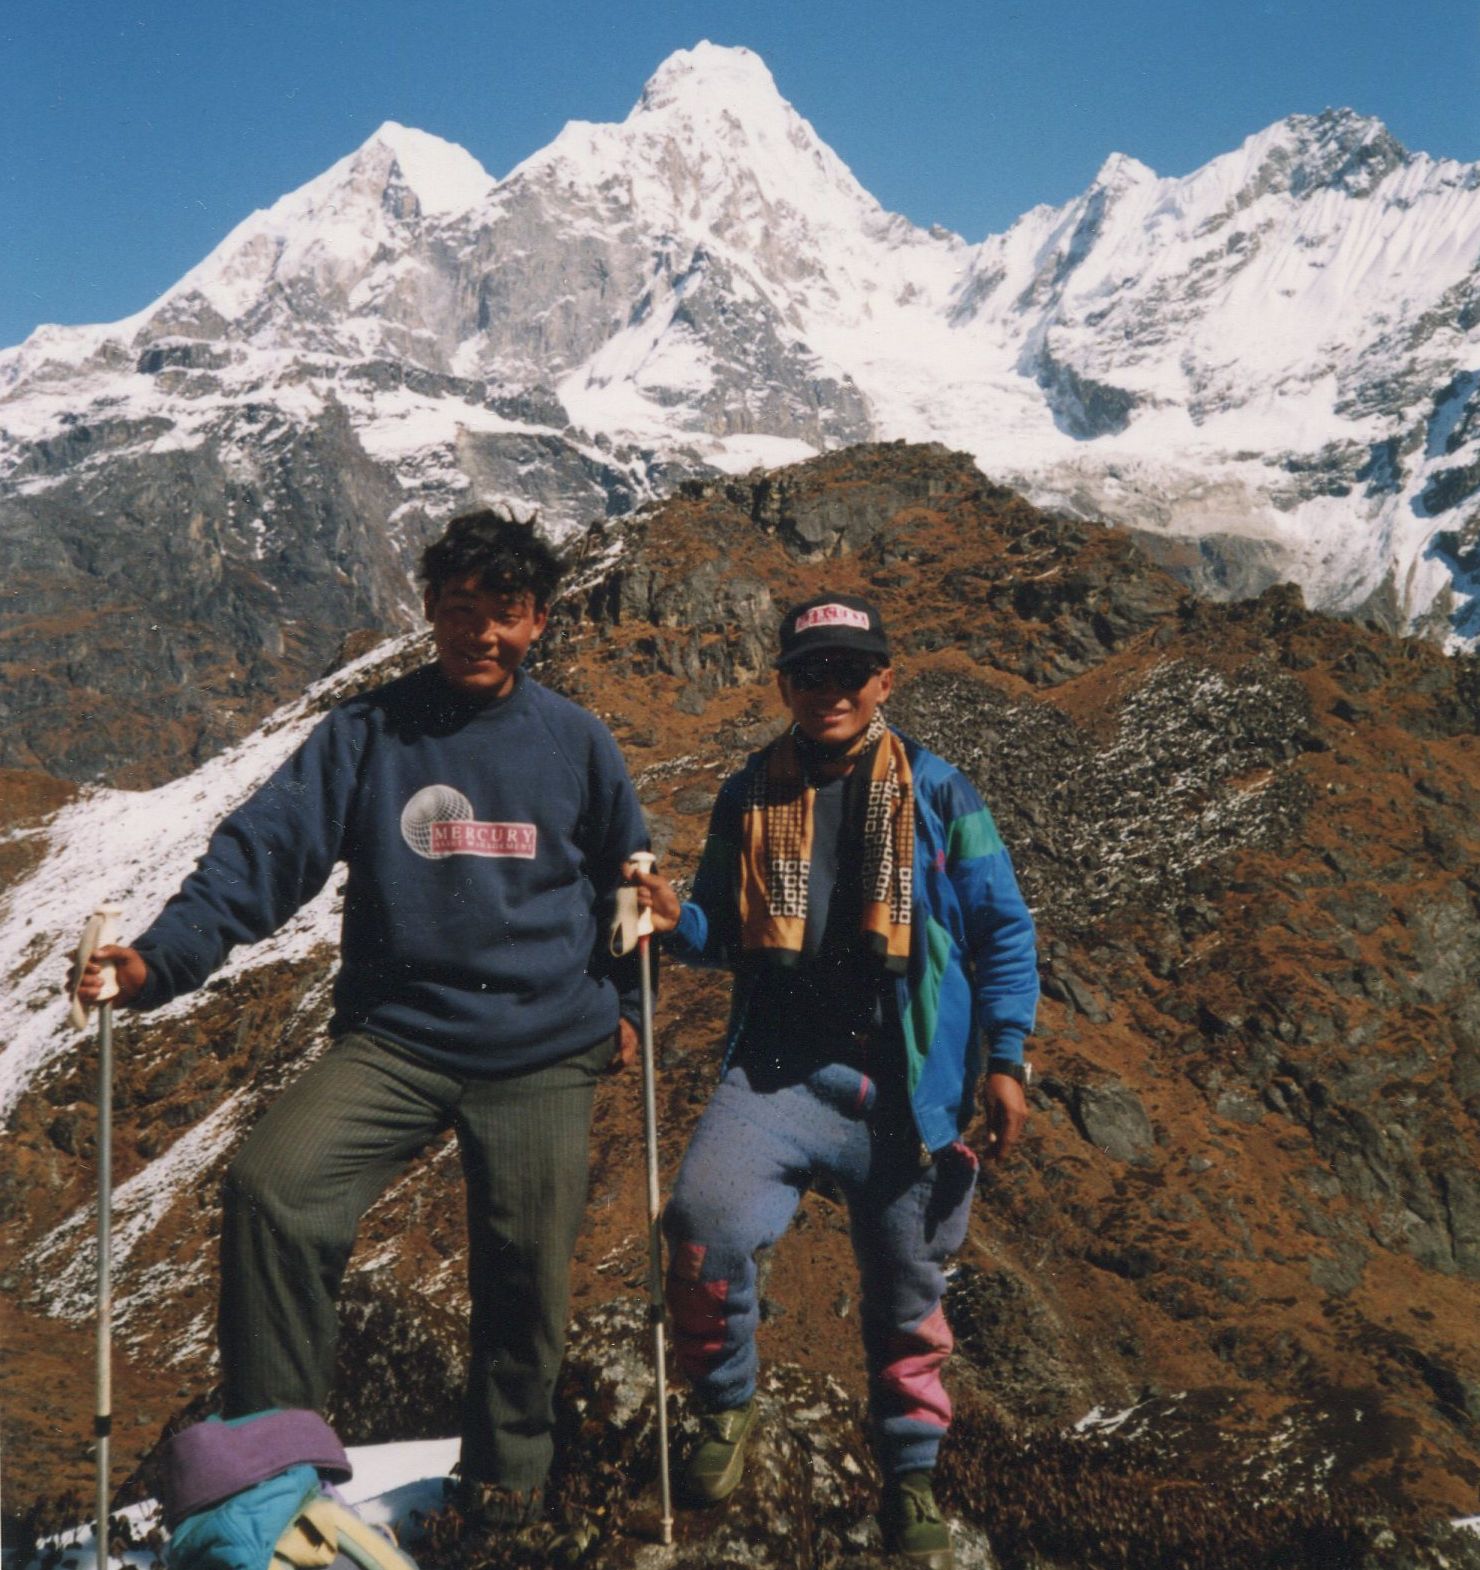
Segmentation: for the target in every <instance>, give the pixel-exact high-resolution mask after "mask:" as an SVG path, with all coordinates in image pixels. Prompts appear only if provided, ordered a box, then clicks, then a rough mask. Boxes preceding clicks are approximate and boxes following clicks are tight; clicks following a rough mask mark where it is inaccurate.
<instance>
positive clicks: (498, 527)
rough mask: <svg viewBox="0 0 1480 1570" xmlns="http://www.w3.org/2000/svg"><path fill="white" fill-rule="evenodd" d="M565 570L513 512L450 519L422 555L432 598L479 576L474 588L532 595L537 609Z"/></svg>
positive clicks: (544, 604) (492, 510) (546, 603)
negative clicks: (449, 586) (459, 581)
mask: <svg viewBox="0 0 1480 1570" xmlns="http://www.w3.org/2000/svg"><path fill="white" fill-rule="evenodd" d="M564 571H565V568H564V565H563V564H562V562H561V560H560V558H559V557H558V556H557V555H556V554H555V552H554V551H553V550H551V548H550V547H549V546H548V545H547V544H546V543H545V542H544V541H543V540H542V539H541V538H540V537H539V535H537V534H536V533H535V532H534V520H533V518H531V519H530V520H529V522H528V523H521V522H520V521H519V520H518V519H517V518H516V517H514V515H513V514H512V513H511V512H507V511H501V510H498V509H495V508H492V507H484V508H481V509H480V510H479V511H477V512H465V513H463V514H462V515H461V516H460V517H457V518H454V519H453V520H452V522H451V523H449V524H448V525H447V528H446V529H445V530H444V531H443V534H442V537H441V539H439V540H433V541H432V543H431V544H430V545H428V546H427V548H426V549H425V550H424V551H423V552H422V553H421V576H422V578H423V580H424V581H425V583H426V586H427V587H428V588H429V589H430V590H431V591H432V593H433V594H434V595H436V594H440V593H441V592H442V585H443V584H444V583H450V582H451V581H452V580H453V579H454V578H467V577H470V576H472V575H473V574H475V573H476V574H477V578H478V586H479V587H480V588H482V589H486V590H488V591H489V592H490V593H492V594H520V593H524V592H525V591H527V592H528V593H529V594H531V595H533V597H534V606H535V609H536V610H537V611H542V610H545V609H547V608H548V606H549V604H550V601H551V600H553V599H554V598H555V591H556V589H558V588H559V587H560V577H561V574H562V573H563V572H564Z"/></svg>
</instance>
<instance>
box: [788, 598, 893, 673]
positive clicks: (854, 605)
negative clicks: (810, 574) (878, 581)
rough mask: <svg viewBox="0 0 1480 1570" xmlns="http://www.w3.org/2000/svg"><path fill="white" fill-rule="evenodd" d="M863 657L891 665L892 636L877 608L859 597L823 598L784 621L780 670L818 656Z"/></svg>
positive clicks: (806, 604)
mask: <svg viewBox="0 0 1480 1570" xmlns="http://www.w3.org/2000/svg"><path fill="white" fill-rule="evenodd" d="M829 652H835V653H839V654H862V655H867V656H868V657H869V658H871V659H876V660H878V661H879V663H880V664H881V665H887V664H888V663H889V636H888V634H887V633H886V632H885V631H884V618H883V617H882V616H880V615H879V612H878V608H877V606H874V605H871V604H870V603H869V602H868V601H867V600H861V599H859V598H858V596H857V595H856V594H819V595H818V596H817V597H816V598H815V599H811V600H803V601H802V603H801V604H800V605H793V606H792V608H791V609H790V610H789V611H787V613H786V615H785V616H783V617H782V618H781V652H780V654H778V655H777V656H776V668H777V669H778V670H789V669H790V668H791V667H792V666H794V665H798V664H800V663H801V662H802V661H803V660H805V659H809V658H810V657H811V656H812V655H814V654H824V653H829Z"/></svg>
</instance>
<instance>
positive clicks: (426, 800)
mask: <svg viewBox="0 0 1480 1570" xmlns="http://www.w3.org/2000/svg"><path fill="white" fill-rule="evenodd" d="M401 838H402V839H404V840H405V841H406V843H407V844H408V845H409V846H410V847H411V848H412V850H414V851H415V852H416V854H417V855H418V856H425V857H426V858H427V860H428V861H440V860H441V859H442V858H443V857H444V856H513V857H517V858H518V859H520V860H522V861H533V860H534V857H535V853H536V851H537V850H538V848H539V830H538V829H537V828H536V827H535V825H534V824H533V823H480V822H479V821H478V820H477V819H476V818H475V817H474V816H473V804H472V802H470V801H469V800H468V798H467V797H466V796H464V795H463V793H462V792H461V791H460V790H454V789H453V788H452V786H450V785H427V786H425V787H424V788H423V789H421V790H419V791H417V793H416V794H415V795H414V796H413V797H412V798H411V800H410V801H408V802H407V803H406V805H405V806H404V807H403V808H402V809H401Z"/></svg>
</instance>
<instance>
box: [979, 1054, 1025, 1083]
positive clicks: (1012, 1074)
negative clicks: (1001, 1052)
mask: <svg viewBox="0 0 1480 1570" xmlns="http://www.w3.org/2000/svg"><path fill="white" fill-rule="evenodd" d="M987 1073H988V1074H1006V1075H1007V1077H1008V1078H1009V1079H1015V1080H1016V1081H1017V1082H1018V1084H1020V1085H1021V1086H1022V1087H1023V1089H1024V1090H1026V1089H1027V1088H1028V1086H1029V1085H1031V1084H1032V1083H1033V1065H1032V1064H1031V1063H1027V1062H1023V1063H1019V1062H1018V1061H1017V1059H1016V1058H988V1059H987Z"/></svg>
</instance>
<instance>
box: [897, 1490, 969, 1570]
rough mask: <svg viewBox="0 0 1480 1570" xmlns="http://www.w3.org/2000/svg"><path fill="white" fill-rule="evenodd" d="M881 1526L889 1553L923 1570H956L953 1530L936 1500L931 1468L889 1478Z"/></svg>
mask: <svg viewBox="0 0 1480 1570" xmlns="http://www.w3.org/2000/svg"><path fill="white" fill-rule="evenodd" d="M879 1527H880V1530H881V1531H882V1532H883V1534H884V1547H885V1549H886V1550H887V1551H888V1552H889V1553H891V1554H898V1555H899V1556H900V1557H901V1558H903V1559H908V1560H909V1562H910V1563H911V1564H912V1565H919V1566H920V1567H921V1570H953V1567H954V1565H955V1563H956V1559H955V1555H954V1554H953V1553H952V1551H951V1531H950V1528H949V1527H948V1526H947V1525H946V1523H945V1518H944V1517H943V1516H942V1515H941V1513H940V1506H939V1505H937V1504H936V1502H935V1493H934V1491H933V1490H932V1488H931V1486H930V1473H929V1472H906V1473H905V1474H904V1476H903V1477H892V1478H889V1479H888V1480H887V1481H886V1482H885V1484H884V1501H883V1505H882V1507H881V1508H880V1510H879Z"/></svg>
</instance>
